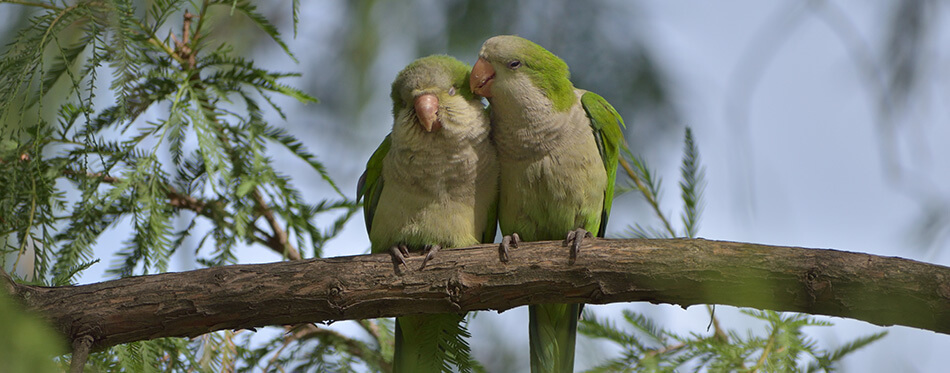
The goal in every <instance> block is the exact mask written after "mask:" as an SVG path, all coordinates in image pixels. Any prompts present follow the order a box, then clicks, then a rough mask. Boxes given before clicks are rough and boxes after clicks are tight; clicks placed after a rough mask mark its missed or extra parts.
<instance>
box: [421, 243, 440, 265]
mask: <svg viewBox="0 0 950 373" xmlns="http://www.w3.org/2000/svg"><path fill="white" fill-rule="evenodd" d="M425 249H426V257H425V259H422V266H420V267H419V270H420V271H421V270H422V269H423V268H425V267H426V263H428V262H429V260H431V259H432V258H434V257H435V253H437V252H439V250H442V246H440V245H426V248H425Z"/></svg>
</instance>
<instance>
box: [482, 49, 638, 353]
mask: <svg viewBox="0 0 950 373" xmlns="http://www.w3.org/2000/svg"><path fill="white" fill-rule="evenodd" d="M470 85H471V87H472V91H473V92H475V94H477V95H480V96H483V97H485V98H487V99H488V103H489V110H490V111H491V120H492V138H493V140H494V141H495V145H496V147H497V149H498V161H499V164H500V167H501V179H500V181H499V189H500V195H499V202H498V221H499V224H501V231H502V233H503V234H504V235H505V237H503V238H502V243H501V245H500V250H501V251H502V253H501V256H502V258H503V260H506V259H505V258H506V257H507V250H508V246H509V244H511V245H513V246H517V244H518V241H520V240H525V241H541V240H555V239H561V238H565V235H566V239H565V240H564V243H565V245H569V247H570V251H569V255H570V256H569V259H568V262H569V263H574V260H575V259H576V257H577V252H578V250H579V248H580V246H581V242H582V241H583V239H584V238H585V237H590V236H591V233H590V232H596V233H597V236H598V237H603V236H604V231H605V227H606V225H607V216H608V215H609V214H610V205H611V202H612V201H613V194H614V181H615V180H616V176H617V162H618V156H619V152H620V146H622V143H623V141H624V140H623V132H622V130H621V126H623V119H622V118H621V117H620V115H619V114H618V113H617V111H616V110H614V108H613V107H612V106H611V105H610V104H609V103H607V101H606V100H604V98H603V97H601V96H599V95H597V94H595V93H592V92H587V91H585V90H582V89H577V88H574V86H573V84H571V81H570V74H569V73H568V68H567V64H565V63H564V61H563V60H561V59H560V58H558V57H557V56H555V55H554V54H552V53H551V52H549V51H547V50H546V49H544V48H542V47H541V46H539V45H537V44H535V43H533V42H531V41H529V40H527V39H524V38H520V37H517V36H509V35H501V36H495V37H493V38H491V39H488V40H487V41H485V43H484V44H483V45H482V49H481V51H480V52H479V55H478V62H476V63H475V66H474V67H473V68H472V74H471V82H470ZM580 311H581V305H580V304H544V305H535V306H530V307H529V310H528V312H529V325H528V331H529V339H530V347H531V371H532V372H571V371H573V369H574V339H575V335H576V334H577V320H578V318H579V317H580Z"/></svg>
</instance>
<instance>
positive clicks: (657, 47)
mask: <svg viewBox="0 0 950 373" xmlns="http://www.w3.org/2000/svg"><path fill="white" fill-rule="evenodd" d="M262 8H263V7H262ZM289 8H290V2H286V1H285V2H280V3H275V4H274V5H273V6H269V7H268V8H264V9H261V10H262V12H264V14H265V15H266V16H267V17H268V19H270V20H271V22H273V23H275V24H276V25H277V26H278V28H279V29H280V30H281V32H282V33H283V34H284V38H285V40H286V41H287V42H288V45H289V48H290V50H291V51H293V52H294V53H295V54H296V58H297V61H296V62H295V61H294V60H293V59H291V58H289V57H287V56H286V55H285V54H283V53H281V52H280V47H279V46H278V45H276V44H275V43H274V42H273V41H272V40H271V39H269V38H267V37H266V36H265V35H264V34H263V33H260V32H259V31H257V30H254V29H253V27H254V26H253V25H252V24H251V23H250V22H248V21H247V20H245V19H242V18H240V17H233V18H231V19H227V20H226V21H224V22H227V23H228V24H227V25H224V26H225V27H222V28H216V30H217V31H218V32H220V35H217V36H216V37H220V38H225V39H228V40H232V41H240V42H238V43H236V45H235V46H236V48H244V49H245V51H244V52H241V53H239V54H244V55H249V56H252V59H254V60H255V61H256V63H257V64H258V65H260V66H266V67H267V68H268V69H270V70H276V71H294V72H300V73H301V74H302V77H301V78H299V79H297V80H296V81H295V82H294V83H293V84H295V85H296V86H297V87H299V88H301V89H303V90H304V91H305V92H307V93H309V94H311V95H314V96H316V97H317V98H318V99H319V100H320V103H318V104H312V105H300V104H298V103H297V102H295V101H291V100H282V101H280V102H279V104H281V106H283V108H284V109H285V111H286V114H287V120H286V121H283V120H281V119H280V118H279V117H278V116H277V115H276V114H274V115H273V117H272V118H268V119H269V121H271V122H272V123H276V124H277V125H278V126H283V127H284V128H286V129H287V130H288V131H289V132H290V133H292V134H294V135H295V136H297V137H298V138H300V139H301V140H302V141H304V143H306V144H307V146H308V147H309V150H310V151H312V152H313V153H315V154H316V155H317V157H318V159H319V160H321V161H322V162H324V163H325V164H326V165H327V166H328V172H329V174H330V175H331V176H332V177H333V178H334V179H335V181H336V182H337V183H338V185H339V186H340V188H341V189H343V190H344V191H345V192H347V193H348V194H349V195H350V196H351V197H355V186H356V181H357V179H358V177H359V175H360V174H361V173H362V171H363V167H364V165H365V162H366V160H367V159H368V158H369V156H370V154H371V153H372V152H373V150H374V149H375V148H376V146H377V145H378V144H379V142H380V141H381V140H382V138H383V137H384V136H385V135H386V134H387V133H388V131H389V128H390V126H391V123H392V118H391V113H390V109H391V103H390V101H389V89H390V83H391V82H392V79H393V78H394V77H395V75H396V73H397V72H398V71H399V70H401V69H402V68H403V67H404V66H405V65H406V64H408V63H409V62H411V61H412V60H414V59H416V58H418V57H421V56H425V55H429V54H450V55H453V56H455V57H456V58H458V59H460V60H462V61H465V62H467V63H469V64H471V63H474V62H475V59H476V54H477V52H478V49H479V46H480V44H481V43H482V42H483V41H484V40H485V39H487V38H488V37H490V36H493V35H497V34H517V35H520V36H523V37H525V38H528V39H531V40H533V41H535V42H537V43H539V44H540V45H542V46H544V47H546V48H547V49H548V50H550V51H552V52H553V53H555V54H557V55H558V56H560V57H561V58H563V59H564V60H565V61H566V62H567V63H568V65H569V66H570V67H571V73H572V80H573V82H574V83H575V86H577V87H579V88H584V89H588V90H591V91H594V92H597V93H599V94H600V95H602V96H604V97H605V98H606V99H607V100H608V101H610V102H611V103H612V104H613V105H614V106H615V107H616V108H617V109H618V110H619V111H620V113H621V114H623V116H624V118H625V119H626V123H627V131H626V136H627V141H628V143H629V146H630V148H631V150H632V151H633V153H634V154H637V155H640V156H642V157H643V158H645V159H646V160H647V161H648V163H649V164H650V165H651V167H652V168H653V169H655V170H656V172H657V174H658V175H659V176H661V177H663V178H664V180H666V183H665V185H666V187H668V188H672V187H675V185H676V182H677V181H678V177H679V171H678V167H679V161H680V157H681V154H682V137H683V132H684V128H685V127H686V126H689V127H692V128H693V130H694V135H695V137H696V140H697V142H698V145H699V150H700V153H701V156H702V161H703V164H704V166H705V167H706V179H707V183H708V185H707V189H706V192H705V210H704V215H703V219H702V226H701V228H700V230H699V235H700V236H701V237H704V238H709V239H717V240H734V241H747V242H756V243H764V244H775V245H787V246H803V247H812V248H834V249H840V250H847V251H857V252H866V253H871V254H878V255H887V256H900V257H904V258H911V259H915V260H920V261H925V262H930V263H936V264H941V265H950V253H948V251H950V146H947V145H946V144H947V142H950V126H948V125H947V123H948V120H950V105H948V98H950V90H948V87H950V80H948V79H950V74H948V68H947V67H948V66H950V65H948V57H950V54H948V53H950V28H948V27H946V26H947V25H948V23H947V22H945V20H948V19H950V18H948V16H950V13H948V7H947V6H946V5H944V3H943V2H938V1H928V0H905V1H891V2H871V3H868V2H865V1H859V0H851V1H830V0H828V1H821V0H815V1H776V2H761V1H752V0H745V1H739V0H736V1H726V2H684V1H664V2H649V1H621V0H615V1H613V0H599V1H586V2H578V1H567V0H561V1H541V0H537V1H502V0H487V1H474V0H468V1H466V0H454V1H434V0H416V1H319V2H303V3H302V4H301V12H300V20H301V22H300V23H299V25H298V26H297V29H296V36H294V32H295V30H294V29H293V25H292V18H291V14H290V12H289ZM3 9H4V10H5V11H7V10H10V11H11V12H10V13H7V14H0V35H9V34H10V33H11V32H15V30H17V29H19V28H20V27H22V26H23V25H24V24H25V22H26V20H25V19H26V17H23V14H18V13H17V12H18V11H19V9H18V8H15V7H4V8H3ZM274 157H275V158H276V159H277V162H276V163H277V164H283V165H284V167H283V171H284V172H285V173H287V174H289V175H291V176H292V177H294V180H295V182H296V183H297V187H299V188H301V189H303V190H304V192H305V194H306V195H307V196H308V197H312V198H313V199H314V200H318V199H321V198H325V196H327V195H329V194H332V193H333V192H332V190H331V189H329V187H328V186H327V184H326V183H324V182H323V181H322V180H320V178H319V176H318V175H314V174H313V173H306V174H299V175H298V174H295V169H306V167H297V166H298V165H300V164H301V163H300V161H299V160H298V159H297V158H294V157H292V156H290V155H289V154H281V153H276V154H274ZM665 197H666V198H664V199H663V200H662V201H661V203H662V204H663V207H664V209H665V210H668V211H670V212H671V213H675V212H678V211H679V209H680V208H681V206H680V203H681V202H680V201H679V198H678V191H674V190H668V191H667V194H666V195H665ZM326 219H327V221H328V222H329V221H332V219H333V217H327V218H326ZM653 219H654V217H653V214H652V212H651V211H650V210H649V208H648V207H647V205H646V204H645V203H644V202H643V200H642V198H641V197H640V196H639V195H634V194H633V193H628V194H626V195H622V196H620V197H619V198H617V199H616V201H615V207H614V209H613V215H612V216H611V220H610V224H611V225H610V226H609V227H608V236H609V237H622V236H625V235H627V234H628V227H629V226H630V225H632V224H636V223H639V224H642V225H651V224H654V223H655V221H654V220H653ZM117 234H122V233H117ZM111 249H112V248H111V247H110V246H108V245H101V247H100V248H99V249H98V250H100V251H97V253H96V254H97V255H96V256H97V257H100V258H109V257H110V256H111V254H112V253H111V252H110V251H109V250H111ZM368 250H369V242H368V240H367V238H366V233H365V227H364V225H363V219H362V217H360V216H356V217H354V218H353V219H351V220H350V221H349V222H348V223H347V225H346V227H345V228H344V230H343V233H342V234H341V236H340V237H339V238H337V239H335V240H333V241H331V242H330V243H329V244H328V245H327V246H326V247H325V248H324V253H325V256H339V255H356V254H363V253H367V252H368ZM309 254H310V255H312V253H309ZM189 255H193V253H192V252H190V251H189V250H180V251H179V252H178V253H176V256H177V257H178V258H177V259H176V263H177V264H176V265H175V266H173V267H174V268H175V270H187V269H192V268H194V266H195V264H194V263H195V260H194V258H193V256H189ZM239 259H240V262H242V263H253V262H272V261H276V260H279V259H280V257H279V256H278V255H276V254H273V253H272V252H270V251H267V250H260V249H259V248H250V247H249V248H246V249H243V250H241V251H240V252H239ZM107 267H108V260H104V261H103V262H101V263H99V264H96V265H94V266H93V267H91V268H90V269H89V270H87V271H85V272H84V273H83V277H82V280H81V282H83V283H88V282H96V281H101V280H103V279H104V278H106V276H105V269H106V268H107ZM588 307H589V308H590V309H592V310H593V312H595V313H596V314H597V315H598V316H600V317H604V316H610V315H617V314H619V310H620V309H623V308H630V309H634V310H636V311H637V312H641V313H644V314H646V315H649V316H651V317H653V318H654V319H655V321H656V322H657V323H659V324H660V325H661V326H663V327H667V328H671V329H673V330H675V331H678V332H681V333H689V332H696V333H706V325H707V324H708V323H709V317H708V313H707V312H706V310H705V308H704V307H692V308H690V309H686V310H684V309H682V308H680V307H678V306H668V305H650V304H639V303H636V304H614V305H609V306H588ZM717 316H718V317H720V319H721V322H722V323H723V326H724V327H727V328H731V329H740V330H743V329H745V328H750V329H751V330H757V328H758V329H761V327H762V324H760V323H757V322H755V321H753V320H752V319H751V318H749V317H747V316H744V315H742V314H740V313H739V312H738V311H737V310H736V309H735V308H732V307H725V306H720V307H718V308H717ZM822 319H825V320H830V321H832V322H834V323H835V326H833V327H814V328H807V329H806V331H807V332H808V333H811V335H812V336H813V338H814V339H816V340H817V341H818V343H819V344H822V345H828V346H829V347H835V346H837V345H839V344H841V343H843V342H844V341H847V340H850V339H853V338H854V337H856V336H859V335H866V334H870V333H873V332H876V331H879V330H881V328H879V327H876V326H873V325H870V324H867V323H864V322H860V321H854V320H845V319H836V318H822ZM342 324H343V323H341V325H340V326H339V328H340V329H341V330H343V331H344V332H346V329H347V328H348V327H347V326H346V325H342ZM526 325H527V312H526V309H523V308H522V309H514V310H509V311H506V312H504V313H502V314H496V313H493V312H481V313H479V314H478V315H477V317H476V318H475V320H474V321H473V325H472V326H471V327H470V330H471V331H472V333H473V340H472V343H473V346H474V347H473V351H474V352H475V354H476V357H477V358H478V360H479V361H480V362H482V363H483V364H484V365H485V366H486V368H487V369H488V371H491V372H505V371H512V372H517V371H523V370H526V369H527V333H526V332H522V331H526V330H527V326H526ZM890 330H891V332H890V334H889V335H888V336H887V337H886V338H885V339H884V340H882V341H880V342H877V343H874V344H872V345H870V346H869V347H867V348H864V349H862V350H860V351H859V352H857V353H855V354H854V355H852V356H850V357H849V358H847V359H846V360H845V365H844V367H843V368H844V371H853V372H893V371H903V372H910V371H922V372H927V371H931V372H932V371H941V370H942V369H945V367H946V366H948V365H950V355H948V354H946V351H948V350H950V336H947V335H941V334H936V333H932V332H929V331H922V330H918V329H913V328H905V327H894V328H890ZM513 331H518V332H513ZM617 351H619V350H618V349H617V348H616V347H615V346H612V345H609V344H602V343H600V342H593V341H591V340H587V339H583V338H580V339H579V342H578V356H577V364H578V365H577V367H578V370H580V369H583V368H587V367H591V366H593V365H596V364H597V363H598V362H599V361H602V360H603V359H605V358H607V357H610V356H612V355H611V354H612V353H616V352H617ZM519 364H520V365H519ZM521 365H523V366H521Z"/></svg>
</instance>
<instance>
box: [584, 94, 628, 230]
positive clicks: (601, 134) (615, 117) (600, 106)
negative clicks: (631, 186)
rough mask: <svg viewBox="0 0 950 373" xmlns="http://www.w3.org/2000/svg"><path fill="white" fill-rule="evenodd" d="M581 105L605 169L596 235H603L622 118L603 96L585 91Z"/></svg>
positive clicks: (611, 199) (615, 177)
mask: <svg viewBox="0 0 950 373" xmlns="http://www.w3.org/2000/svg"><path fill="white" fill-rule="evenodd" d="M581 105H582V106H583V107H584V111H586V112H587V116H588V117H589V118H590V126H591V127H592V128H593V130H594V139H595V140H596V142H597V150H599V151H600V158H601V159H603V161H604V168H606V169H607V189H606V190H604V210H603V212H602V213H601V218H600V229H599V230H598V232H597V237H604V233H605V232H606V231H607V217H609V216H610V206H611V205H612V204H613V200H614V184H616V181H617V162H618V159H619V157H620V147H621V146H623V142H624V140H623V130H622V129H621V127H624V128H626V125H624V124H623V118H621V117H620V114H619V113H617V110H616V109H614V107H613V106H611V105H610V103H608V102H607V100H605V99H604V98H603V97H601V96H600V95H598V94H596V93H594V92H587V93H584V95H583V96H581Z"/></svg>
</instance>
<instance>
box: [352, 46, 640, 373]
mask: <svg viewBox="0 0 950 373" xmlns="http://www.w3.org/2000/svg"><path fill="white" fill-rule="evenodd" d="M569 78H570V74H569V73H568V67H567V64H565V63H564V61H563V60H561V59H560V58H558V57H557V56H555V55H554V54H552V53H551V52H549V51H547V50H546V49H544V48H542V47H541V46H539V45H537V44H535V43H533V42H531V41H529V40H527V39H524V38H521V37H517V36H508V35H502V36H496V37H493V38H491V39H488V40H487V41H485V43H484V44H483V45H482V48H481V51H480V52H479V55H478V61H477V62H476V63H475V66H474V67H473V68H471V69H469V67H468V65H466V64H464V63H462V62H459V61H458V60H456V59H454V58H452V57H448V56H430V57H424V58H420V59H418V60H416V61H415V62H413V63H411V64H409V66H407V67H406V68H405V69H404V70H402V71H401V72H400V73H399V75H398V76H397V77H396V80H395V81H394V82H393V85H392V100H393V128H392V132H391V133H390V134H389V135H388V136H387V137H386V138H385V139H384V140H383V143H382V144H381V145H380V146H379V148H378V149H377V150H376V152H375V153H374V154H373V155H372V157H371V158H370V160H369V162H368V163H367V165H366V172H365V173H364V174H363V177H362V178H361V179H360V183H359V186H358V192H357V198H358V199H359V198H365V200H364V212H365V216H366V228H367V231H368V232H369V237H370V242H371V245H372V251H373V252H374V253H379V252H389V253H390V254H391V255H392V256H393V259H394V261H395V263H397V265H399V266H405V268H408V263H407V261H406V256H407V255H409V252H411V251H423V252H425V255H426V257H425V259H423V263H422V266H423V267H424V266H425V263H426V262H427V261H428V260H430V259H431V258H432V256H433V255H434V254H435V253H436V252H437V251H438V250H439V249H441V248H453V247H465V246H472V245H476V244H479V243H490V242H493V241H494V238H495V228H496V221H497V222H498V223H499V224H501V231H502V233H503V234H504V235H505V237H504V238H503V239H502V244H501V246H500V250H502V251H503V252H505V253H506V251H507V249H508V247H509V246H512V245H513V246H516V245H517V242H518V241H519V240H525V241H540V240H556V239H563V238H565V237H566V240H565V244H566V245H568V246H569V247H570V251H569V255H570V257H571V258H574V257H575V256H576V254H577V250H578V248H579V247H580V244H581V241H582V240H583V238H584V237H589V236H590V235H591V233H589V232H593V233H596V234H597V236H599V237H602V236H603V234H604V228H605V226H606V223H607V216H608V214H609V212H610V205H611V202H612V199H613V191H614V180H615V178H616V172H617V162H618V154H619V149H620V146H622V143H623V134H622V132H621V126H623V120H622V119H621V117H620V115H619V114H617V111H616V110H614V108H613V107H612V106H610V104H608V103H607V101H606V100H604V99H603V98H602V97H600V96H598V95H597V94H595V93H591V92H587V91H585V90H581V89H577V88H574V86H573V84H571V81H570V79H569ZM479 96H481V97H485V98H487V99H488V102H489V107H488V109H485V107H484V106H483V104H482V101H481V98H480V97H479ZM519 236H520V238H519ZM529 313H530V324H529V335H530V351H531V371H532V372H571V371H572V370H573V366H574V340H575V334H576V331H577V320H578V317H579V316H580V315H579V313H580V305H578V304H545V305H535V306H530V307H529ZM462 322H463V315H459V314H440V315H417V316H416V315H414V316H404V317H398V318H396V333H395V344H396V345H395V356H394V361H393V368H394V371H395V372H436V371H450V370H451V369H460V368H461V369H460V370H464V367H466V366H468V361H467V360H465V359H469V350H468V345H467V343H466V342H465V340H464V338H465V337H467V336H468V334H467V332H466V331H465V329H464V327H463V325H462V324H461V323H462Z"/></svg>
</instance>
